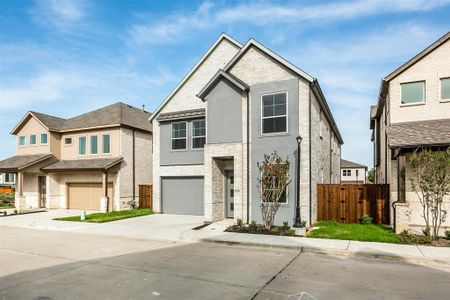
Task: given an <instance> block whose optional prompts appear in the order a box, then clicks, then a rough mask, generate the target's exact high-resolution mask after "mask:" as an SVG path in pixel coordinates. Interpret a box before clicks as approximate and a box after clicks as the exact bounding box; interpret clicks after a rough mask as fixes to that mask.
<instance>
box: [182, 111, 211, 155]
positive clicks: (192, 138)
mask: <svg viewBox="0 0 450 300" xmlns="http://www.w3.org/2000/svg"><path fill="white" fill-rule="evenodd" d="M198 121H203V122H205V135H199V136H194V123H195V122H198ZM190 123H191V150H193V151H198V150H203V149H205V145H206V119H196V120H192V121H191V122H190ZM186 129H187V128H186ZM186 135H187V134H186ZM194 138H205V144H204V145H203V147H201V148H194Z"/></svg>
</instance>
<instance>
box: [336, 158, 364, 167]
mask: <svg viewBox="0 0 450 300" xmlns="http://www.w3.org/2000/svg"><path fill="white" fill-rule="evenodd" d="M342 168H364V169H367V166H366V165H362V164H358V163H355V162H352V161H349V160H345V159H341V169H342Z"/></svg>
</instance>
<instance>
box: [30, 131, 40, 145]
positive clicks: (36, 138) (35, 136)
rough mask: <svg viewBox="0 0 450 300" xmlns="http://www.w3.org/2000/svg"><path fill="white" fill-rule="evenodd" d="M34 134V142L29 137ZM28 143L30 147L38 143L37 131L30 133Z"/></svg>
mask: <svg viewBox="0 0 450 300" xmlns="http://www.w3.org/2000/svg"><path fill="white" fill-rule="evenodd" d="M32 136H34V144H32V143H31V137H32ZM29 144H30V147H37V145H38V134H37V133H31V134H30V138H29Z"/></svg>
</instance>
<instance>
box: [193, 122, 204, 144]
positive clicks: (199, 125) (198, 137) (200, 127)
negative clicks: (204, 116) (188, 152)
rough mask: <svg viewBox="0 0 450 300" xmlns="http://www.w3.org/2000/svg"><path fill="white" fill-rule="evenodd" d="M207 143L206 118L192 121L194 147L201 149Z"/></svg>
mask: <svg viewBox="0 0 450 300" xmlns="http://www.w3.org/2000/svg"><path fill="white" fill-rule="evenodd" d="M205 143H206V124H205V120H195V121H192V149H201V148H204V147H205Z"/></svg>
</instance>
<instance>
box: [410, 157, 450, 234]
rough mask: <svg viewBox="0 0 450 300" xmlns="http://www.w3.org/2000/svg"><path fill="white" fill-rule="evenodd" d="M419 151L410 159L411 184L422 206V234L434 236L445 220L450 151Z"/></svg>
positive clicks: (449, 189)
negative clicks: (423, 228)
mask: <svg viewBox="0 0 450 300" xmlns="http://www.w3.org/2000/svg"><path fill="white" fill-rule="evenodd" d="M419 150H420V149H418V150H416V151H415V152H414V154H413V155H412V156H411V157H410V158H409V164H410V166H411V168H412V170H413V173H414V176H412V177H411V178H410V180H411V185H412V188H413V190H414V191H415V192H416V194H417V196H418V198H419V201H420V204H421V205H422V213H423V218H424V220H425V226H426V228H425V231H424V232H425V234H428V235H430V234H431V235H432V236H433V237H437V236H438V234H439V229H440V228H441V224H442V223H443V222H445V219H446V217H447V208H446V207H445V206H444V197H445V196H446V195H450V150H447V151H429V150H423V151H419Z"/></svg>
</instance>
